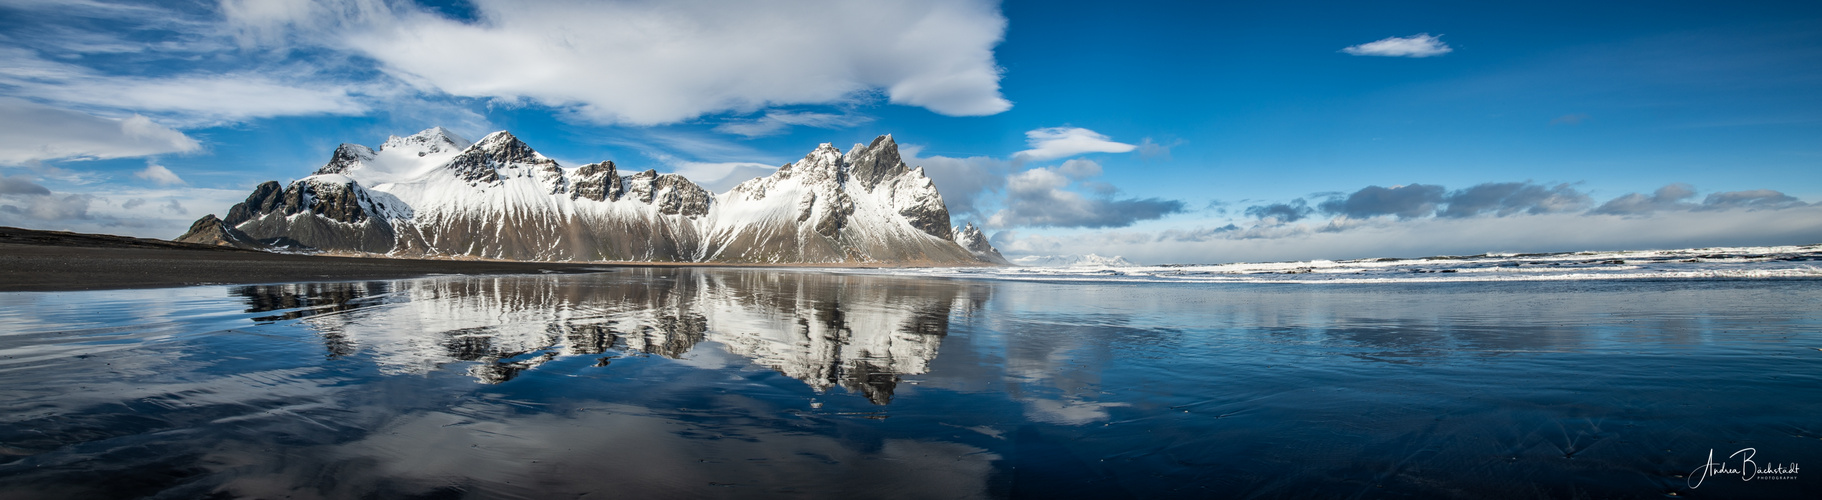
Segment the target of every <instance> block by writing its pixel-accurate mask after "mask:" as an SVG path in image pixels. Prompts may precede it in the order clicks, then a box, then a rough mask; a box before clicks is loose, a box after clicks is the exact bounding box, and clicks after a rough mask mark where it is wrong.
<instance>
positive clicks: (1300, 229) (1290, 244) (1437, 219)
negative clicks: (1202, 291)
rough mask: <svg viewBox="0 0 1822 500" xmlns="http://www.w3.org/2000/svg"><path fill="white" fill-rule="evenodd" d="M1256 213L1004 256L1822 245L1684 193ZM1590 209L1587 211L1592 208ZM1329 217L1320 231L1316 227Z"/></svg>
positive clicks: (1536, 195) (1404, 199) (1413, 201)
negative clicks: (1233, 219) (1600, 200)
mask: <svg viewBox="0 0 1822 500" xmlns="http://www.w3.org/2000/svg"><path fill="white" fill-rule="evenodd" d="M1319 196H1327V197H1328V199H1326V200H1324V201H1322V202H1321V203H1318V204H1317V205H1316V206H1310V204H1309V203H1308V202H1307V201H1306V200H1304V199H1302V198H1299V199H1295V200H1291V201H1290V202H1284V203H1270V204H1260V205H1253V206H1250V207H1248V208H1246V209H1245V210H1244V211H1243V213H1244V214H1245V215H1246V216H1247V217H1250V218H1251V221H1240V222H1239V223H1232V222H1229V223H1225V224H1223V223H1221V222H1214V223H1212V224H1205V225H1202V226H1198V227H1190V228H1172V229H1164V230H1157V231H1101V232H1094V233H1079V234H1062V235H1058V234H1020V233H1019V232H1015V231H1001V232H1000V233H999V234H996V235H994V244H995V245H996V246H998V247H999V248H1000V250H1001V251H1002V252H1005V253H1007V254H1008V255H1014V256H1017V255H1032V254H1055V253H1097V254H1101V255H1122V256H1125V257H1127V258H1130V259H1134V260H1135V261H1138V262H1148V263H1169V262H1178V263H1209V262H1235V261H1283V260H1307V259H1341V258H1363V257H1418V256H1427V255H1441V254H1456V255H1461V254H1478V253H1485V252H1510V251H1519V252H1534V251H1535V252H1550V251H1575V250H1614V249H1644V248H1691V247H1701V246H1714V245H1782V244H1806V243H1816V242H1822V204H1809V203H1804V202H1803V201H1801V200H1798V199H1796V198H1795V197H1792V196H1790V195H1786V194H1784V193H1781V192H1778V191H1774V190H1770V189H1755V190H1744V191H1726V192H1715V193H1711V194H1708V195H1707V196H1706V197H1704V198H1702V199H1701V201H1700V202H1699V203H1698V202H1696V201H1695V200H1696V196H1697V191H1696V189H1695V188H1694V187H1693V186H1690V185H1687V184H1671V185H1667V186H1664V187H1662V188H1660V189H1658V190H1656V191H1655V192H1654V193H1652V194H1650V195H1646V194H1640V193H1628V194H1626V195H1622V196H1618V197H1615V198H1613V199H1611V200H1609V201H1607V202H1606V203H1602V204H1599V205H1598V206H1597V205H1596V204H1595V203H1594V202H1593V200H1592V198H1591V197H1590V196H1589V195H1588V194H1587V193H1584V192H1581V191H1579V190H1577V189H1576V188H1575V187H1574V186H1572V185H1569V184H1538V183H1532V182H1492V183H1485V184H1479V185H1475V186H1470V187H1468V188H1465V189H1457V190H1449V189H1447V188H1444V187H1443V186H1438V185H1428V184H1409V185H1403V186H1393V187H1381V186H1368V187H1365V188H1361V189H1359V190H1356V191H1353V192H1351V193H1333V194H1326V195H1319ZM1589 207H1594V208H1592V209H1591V208H1589ZM1318 215H1326V216H1327V218H1326V220H1320V219H1317V216H1318Z"/></svg>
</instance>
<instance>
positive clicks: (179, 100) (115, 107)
mask: <svg viewBox="0 0 1822 500" xmlns="http://www.w3.org/2000/svg"><path fill="white" fill-rule="evenodd" d="M0 69H4V70H5V71H0V85H3V86H5V87H8V93H9V94H11V95H13V96H19V97H28V98H33V99H37V100H42V101H50V102H55V103H59V104H63V105H66V106H70V107H76V108H84V109H97V110H112V111H122V113H121V114H126V113H128V112H130V113H147V114H157V115H159V116H164V117H167V118H170V119H175V120H181V121H185V122H192V123H194V124H198V125H211V124H218V123H222V122H234V121H243V120H248V119H253V118H267V117H274V116H296V115H321V114H343V115H352V114H362V113H365V112H367V110H368V108H367V106H366V105H364V104H362V103H361V102H359V99H357V98H356V96H355V95H354V94H355V89H354V88H353V87H352V86H348V85H342V84H335V83H329V82H325V81H323V80H324V79H323V78H321V77H318V76H316V75H312V74H307V73H306V72H297V71H276V70H262V71H237V72H227V73H193V74H178V75H175V76H165V77H144V76H132V75H111V74H104V73H102V72H99V71H95V70H92V69H89V68H85V67H82V66H77V65H74V64H69V63H64V62H57V61H49V60H45V59H43V58H41V57H38V56H37V55H36V54H34V53H32V52H31V51H29V50H25V49H17V48H13V49H0ZM275 73H276V74H275ZM286 73H297V74H286ZM297 82H302V83H301V84H300V83H297Z"/></svg>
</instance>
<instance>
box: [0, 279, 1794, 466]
mask: <svg viewBox="0 0 1822 500" xmlns="http://www.w3.org/2000/svg"><path fill="white" fill-rule="evenodd" d="M1818 304H1822V280H1805V279H1756V280H1637V281H1599V282H1576V281H1558V282H1525V283H1406V284H1374V285H1358V284H1357V285H1335V284H1330V285H1308V284H1298V285H1282V284H1198V283H1130V282H1083V281H1076V282H1069V283H1056V282H1043V281H1007V280H997V279H984V280H971V279H951V278H927V277H905V276H879V275H867V274H858V273H856V272H854V271H852V270H849V271H845V272H842V273H825V272H821V271H818V270H811V269H803V270H779V269H709V268H623V269H615V270H612V271H610V272H603V273H597V274H587V275H544V276H485V277H473V276H442V277H432V278H425V279H417V280H403V281H380V282H355V283H305V284H276V285H259V286H204V287H187V288H173V289H161V290H116V291H96V292H29V293H0V499H6V498H134V497H158V498H277V497H289V498H395V497H396V498H500V497H526V498H551V497H572V498H573V497H616V498H702V497H711V498H751V497H818V498H820V497H861V498H876V497H908V498H928V497H941V498H980V497H1020V498H1059V497H1090V498H1102V497H1108V498H1121V497H1143V498H1157V497H1179V498H1185V497H1186V498H1207V497H1223V496H1238V497H1268V498H1304V497H1323V498H1334V497H1349V498H1377V497H1392V496H1407V497H1469V498H1514V497H1517V498H1535V497H1562V498H1575V497H1587V498H1646V497H1662V496H1666V495H1667V494H1670V493H1675V494H1676V495H1677V496H1679V497H1695V498H1703V497H1708V498H1731V497H1757V498H1778V497H1795V498H1816V497H1818V496H1822V487H1819V486H1818V485H1822V481H1817V480H1816V479H1817V478H1815V477H1809V476H1800V477H1796V478H1795V479H1793V480H1757V479H1755V480H1753V481H1750V482H1749V481H1742V480H1740V478H1738V477H1731V476H1715V477H1707V478H1706V482H1704V483H1703V484H1702V486H1701V487H1700V488H1699V489H1697V488H1690V487H1689V486H1688V474H1689V473H1690V471H1692V470H1696V468H1697V467H1698V466H1699V465H1701V462H1702V461H1703V460H1704V459H1705V458H1706V457H1708V456H1709V453H1710V451H1711V450H1712V451H1713V453H1714V456H1715V457H1717V458H1719V457H1724V456H1726V455H1727V454H1729V453H1733V452H1734V451H1735V450H1738V449H1741V448H1747V447H1752V448H1755V449H1756V450H1757V455H1756V456H1757V459H1759V460H1760V462H1762V463H1764V464H1767V465H1770V464H1787V465H1788V464H1795V463H1802V462H1804V461H1811V462H1813V461H1814V460H1815V458H1814V457H1818V456H1822V426H1818V425H1817V420H1816V418H1815V417H1814V416H1815V415H1818V414H1822V375H1819V374H1822V351H1819V350H1817V348H1819V347H1822V333H1819V332H1822V328H1819V327H1822V307H1817V306H1818ZM1729 465H1730V466H1735V467H1737V466H1738V463H1737V462H1735V463H1731V464H1729Z"/></svg>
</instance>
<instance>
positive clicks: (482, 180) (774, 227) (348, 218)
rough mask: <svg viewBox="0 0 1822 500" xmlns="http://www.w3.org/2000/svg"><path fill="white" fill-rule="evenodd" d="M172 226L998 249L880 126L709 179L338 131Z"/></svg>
mask: <svg viewBox="0 0 1822 500" xmlns="http://www.w3.org/2000/svg"><path fill="white" fill-rule="evenodd" d="M178 240H179V241H189V242H199V243H213V244H222V245H235V246H243V247H275V246H277V247H291V248H300V249H317V250H324V251H339V252H358V253H371V254H384V255H389V256H397V257H457V258H490V259H510V260H543V261H601V260H609V261H672V262H748V263H838V262H841V263H890V264H928V265H968V264H980V263H996V264H1003V263H1004V258H1003V257H999V252H998V251H996V250H994V249H993V248H992V246H991V245H990V244H988V243H987V242H986V238H985V237H983V236H982V235H981V234H980V231H979V230H978V229H974V228H973V226H972V225H970V226H968V227H967V228H965V229H959V230H958V229H956V228H952V227H951V226H950V225H949V211H948V209H947V208H946V207H945V206H944V204H943V200H942V196H941V195H939V194H938V193H937V191H936V186H935V185H934V184H932V183H931V182H930V179H929V178H927V177H925V176H924V172H923V169H922V168H911V167H909V166H907V165H905V164H904V162H903V161H902V160H901V158H900V157H899V154H898V144H897V143H895V142H893V140H892V136H890V135H885V136H880V137H879V138H877V139H874V140H873V142H872V143H871V144H856V145H854V147H853V148H851V149H849V150H848V151H847V152H846V153H845V154H844V153H843V152H841V151H840V150H838V149H836V148H835V147H834V146H832V145H829V144H823V145H821V146H820V147H818V148H816V150H814V151H811V152H810V154H809V155H807V156H805V157H804V158H803V159H802V160H799V161H797V162H796V163H792V164H788V165H785V166H783V167H780V168H779V169H778V171H777V172H775V173H773V174H772V175H770V176H766V177H761V178H757V179H753V180H750V181H747V182H745V183H742V184H740V185H739V186H736V187H734V188H733V189H731V190H729V191H728V192H725V193H720V194H716V193H710V192H708V191H707V190H705V189H703V188H701V187H699V186H697V185H696V184H695V183H692V182H690V181H689V180H688V179H685V178H683V177H682V176H678V175H675V174H659V173H657V172H656V171H654V170H646V171H643V172H638V173H634V174H631V175H625V176H622V175H620V172H619V171H618V170H617V169H616V166H615V165H614V163H613V162H611V161H607V162H600V163H591V164H588V165H582V166H580V167H575V168H566V167H564V166H562V165H560V164H558V163H557V162H556V161H555V160H552V159H550V158H547V157H545V156H543V155H541V154H538V152H537V151H535V150H533V149H532V148H531V147H530V146H528V145H526V144H525V143H524V142H522V141H520V140H519V139H518V138H517V137H513V135H512V134H510V133H507V132H503V131H502V132H495V133H492V134H488V135H487V137H484V138H482V139H481V140H480V141H479V142H475V143H469V142H468V141H467V140H465V139H463V138H461V137H459V136H457V135H455V134H454V133H451V132H450V131H448V130H446V129H443V128H441V127H438V128H432V129H430V130H425V131H423V132H420V133H418V134H416V135H412V136H410V137H396V136H394V137H391V138H389V139H388V140H387V141H386V142H385V143H384V144H382V145H381V146H380V147H378V148H368V147H366V146H361V145H358V144H343V145H342V146H341V147H338V148H336V150H335V153H334V154H333V155H332V156H331V157H330V160H329V163H328V164H326V165H324V166H323V167H322V168H319V169H317V170H316V172H315V173H314V174H312V175H310V176H308V177H305V178H303V179H298V180H297V181H294V182H292V183H291V184H290V185H289V186H280V185H279V184H278V183H277V182H267V183H264V184H261V185H260V186H258V187H257V188H255V189H254V191H253V193H252V195H250V196H248V197H247V200H246V201H245V202H243V203H240V204H237V205H235V206H234V207H233V208H232V209H230V210H229V211H228V215H227V216H226V217H225V218H216V217H215V216H214V215H213V214H211V215H209V216H206V217H204V218H202V219H201V220H198V221H197V222H196V223H195V224H194V225H193V226H192V227H191V228H190V231H189V232H188V233H185V234H184V235H183V236H182V237H180V238H179V239H178Z"/></svg>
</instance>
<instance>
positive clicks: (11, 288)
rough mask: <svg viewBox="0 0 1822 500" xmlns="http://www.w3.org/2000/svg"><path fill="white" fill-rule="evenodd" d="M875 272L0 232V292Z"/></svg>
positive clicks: (0, 229)
mask: <svg viewBox="0 0 1822 500" xmlns="http://www.w3.org/2000/svg"><path fill="white" fill-rule="evenodd" d="M686 266H687V267H876V266H871V265H855V264H841V263H836V264H815V265H806V264H781V265H759V264H722V263H700V262H518V261H503V260H480V259H472V260H471V259H463V260H456V259H397V258H387V257H358V256H334V255H297V254H279V253H270V252H261V251H255V250H242V249H237V248H229V247H219V246H211V245H202V244H195V243H178V242H173V241H165V240H157V239H150V238H131V237H126V236H113V235H101V234H84V233H71V232H63V231H40V230H34V229H21V228H14V227H0V292H27V291H40V292H47V291H74V290H117V289H126V288H167V287H182V286H197V285H227V284H257V283H285V282H308V281H355V280H388V279H407V278H420V277H424V276H430V275H437V274H462V275H487V274H579V273H591V272H601V271H607V270H610V269H615V268H628V267H686Z"/></svg>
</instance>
